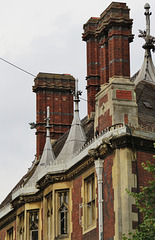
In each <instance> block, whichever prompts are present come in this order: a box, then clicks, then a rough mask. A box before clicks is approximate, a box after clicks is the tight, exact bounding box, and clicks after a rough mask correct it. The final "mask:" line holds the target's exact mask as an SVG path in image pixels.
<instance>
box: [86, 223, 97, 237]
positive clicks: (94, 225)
mask: <svg viewBox="0 0 155 240" xmlns="http://www.w3.org/2000/svg"><path fill="white" fill-rule="evenodd" d="M96 227H97V226H96V224H93V225H91V226H90V227H88V228H87V229H85V230H84V231H83V235H84V234H86V233H88V232H90V231H92V230H94V229H95V228H96Z"/></svg>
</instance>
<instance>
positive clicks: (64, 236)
mask: <svg viewBox="0 0 155 240" xmlns="http://www.w3.org/2000/svg"><path fill="white" fill-rule="evenodd" d="M68 238H69V234H63V235H60V236H58V237H55V239H54V240H59V239H68Z"/></svg>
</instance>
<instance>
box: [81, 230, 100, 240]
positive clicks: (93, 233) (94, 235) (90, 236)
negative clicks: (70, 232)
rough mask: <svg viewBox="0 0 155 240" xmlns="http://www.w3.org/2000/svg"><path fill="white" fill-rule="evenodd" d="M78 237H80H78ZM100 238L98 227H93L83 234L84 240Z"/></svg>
mask: <svg viewBox="0 0 155 240" xmlns="http://www.w3.org/2000/svg"><path fill="white" fill-rule="evenodd" d="M77 239H78V238H77ZM96 239H98V229H96V228H95V229H93V230H92V231H90V232H88V233H86V234H84V235H83V237H82V240H96Z"/></svg>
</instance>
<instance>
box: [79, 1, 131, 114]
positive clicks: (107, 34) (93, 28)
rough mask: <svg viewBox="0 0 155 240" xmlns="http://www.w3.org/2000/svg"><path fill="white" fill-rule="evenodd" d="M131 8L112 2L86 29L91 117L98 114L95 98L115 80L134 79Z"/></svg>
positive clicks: (89, 112) (90, 21)
mask: <svg viewBox="0 0 155 240" xmlns="http://www.w3.org/2000/svg"><path fill="white" fill-rule="evenodd" d="M129 11H130V9H129V8H128V7H127V6H126V4H125V3H119V2H112V3H111V4H110V5H109V7H108V8H107V9H106V10H105V11H104V12H103V13H102V14H101V15H100V18H90V19H89V20H88V21H87V23H86V24H84V26H83V29H84V33H83V36H82V38H83V40H84V41H86V43H87V77H86V80H87V97H88V115H89V116H91V113H93V112H95V95H96V94H97V93H98V92H99V90H100V86H101V85H102V84H104V83H108V82H109V78H112V77H130V57H129V43H130V42H132V40H133V35H132V33H131V30H132V19H130V17H129Z"/></svg>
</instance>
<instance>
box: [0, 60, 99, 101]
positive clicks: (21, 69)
mask: <svg viewBox="0 0 155 240" xmlns="http://www.w3.org/2000/svg"><path fill="white" fill-rule="evenodd" d="M0 60H2V61H3V62H5V63H7V64H9V65H11V66H13V67H15V68H17V69H19V70H20V71H22V72H24V73H27V74H29V75H31V76H32V77H35V78H36V76H35V75H34V74H32V73H30V72H28V71H26V70H24V69H23V68H21V67H18V66H17V65H15V64H13V63H11V62H9V61H7V60H5V59H4V58H1V57H0ZM79 98H80V99H81V100H83V101H85V102H88V100H87V99H84V98H82V97H79ZM95 104H96V103H95ZM96 105H97V104H96Z"/></svg>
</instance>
